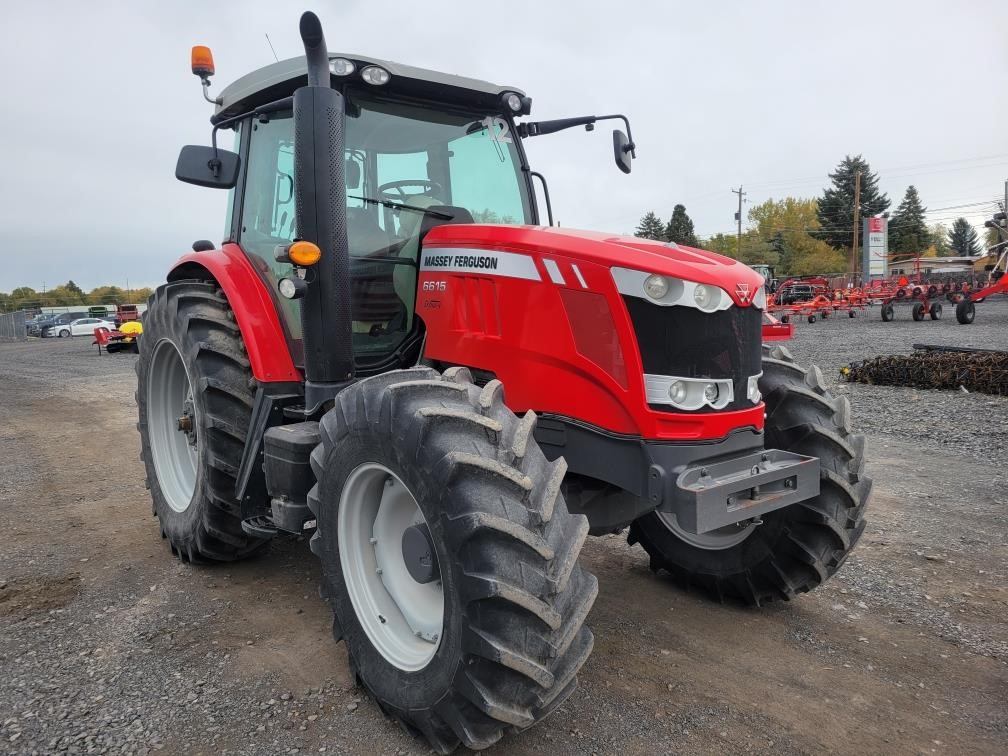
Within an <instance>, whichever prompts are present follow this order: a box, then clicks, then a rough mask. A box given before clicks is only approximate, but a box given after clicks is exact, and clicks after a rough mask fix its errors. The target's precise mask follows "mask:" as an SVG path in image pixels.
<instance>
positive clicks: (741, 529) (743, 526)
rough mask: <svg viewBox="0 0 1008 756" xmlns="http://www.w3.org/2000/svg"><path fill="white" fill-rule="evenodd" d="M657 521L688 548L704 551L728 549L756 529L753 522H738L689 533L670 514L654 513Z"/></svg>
mask: <svg viewBox="0 0 1008 756" xmlns="http://www.w3.org/2000/svg"><path fill="white" fill-rule="evenodd" d="M655 514H657V515H658V519H659V520H661V521H662V523H663V524H664V525H665V527H667V528H668V529H669V530H671V531H672V532H673V533H674V534H675V535H676V537H677V538H679V539H680V540H682V541H685V542H686V543H688V544H689V545H690V546H696V547H697V548H698V549H704V550H705V551H720V550H722V549H730V548H731V547H732V546H737V545H738V544H740V543H742V541H744V540H745V539H746V538H748V537H749V534H750V533H752V532H753V530H755V529H756V524H755V523H753V522H739V523H736V524H734V525H726V526H725V527H723V528H718V529H717V530H710V531H708V532H706V533H690V532H689V531H687V530H684V529H683V527H682V526H681V525H680V524H679V518H678V517H676V516H675V514H674V513H672V512H656V513H655Z"/></svg>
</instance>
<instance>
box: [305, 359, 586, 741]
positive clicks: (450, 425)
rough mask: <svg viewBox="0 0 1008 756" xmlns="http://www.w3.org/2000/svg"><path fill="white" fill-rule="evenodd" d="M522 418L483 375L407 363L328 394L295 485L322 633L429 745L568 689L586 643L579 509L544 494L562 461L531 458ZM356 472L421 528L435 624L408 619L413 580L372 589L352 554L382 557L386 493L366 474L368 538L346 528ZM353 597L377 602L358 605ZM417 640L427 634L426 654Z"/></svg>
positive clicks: (557, 480)
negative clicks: (328, 621) (386, 478)
mask: <svg viewBox="0 0 1008 756" xmlns="http://www.w3.org/2000/svg"><path fill="white" fill-rule="evenodd" d="M534 426H535V415H534V414H533V413H531V412H529V413H527V414H526V415H525V417H524V418H522V419H521V420H519V419H518V418H516V417H515V416H514V415H513V414H512V413H511V411H510V410H509V409H508V408H507V407H506V406H505V405H504V402H503V398H502V391H501V384H500V382H499V381H491V382H490V383H488V384H487V385H486V387H484V388H483V389H482V390H481V389H480V388H479V387H477V386H475V385H473V383H472V378H471V376H470V374H469V371H468V370H467V369H465V368H451V369H449V370H448V371H446V372H445V373H444V375H443V376H442V375H440V374H438V373H437V372H436V371H434V370H431V369H427V368H415V369H412V370H402V371H393V372H390V373H386V374H383V375H379V376H375V377H372V378H367V379H365V380H362V381H360V382H358V383H355V384H354V385H352V386H350V387H348V388H347V389H345V390H344V391H342V392H341V393H340V394H339V396H338V397H337V401H336V404H335V406H334V408H333V409H332V410H331V411H330V412H329V413H327V414H326V415H325V416H324V417H323V419H322V422H321V434H322V443H321V444H320V445H319V446H318V447H316V449H315V451H314V452H313V453H312V456H311V461H312V468H313V470H314V471H315V476H316V479H317V481H318V483H317V484H316V485H315V487H314V488H313V489H312V491H311V493H310V494H309V498H308V502H309V505H310V506H311V508H312V511H313V512H314V513H315V515H316V517H317V522H318V528H317V531H316V533H315V535H314V536H313V537H312V539H311V548H312V551H314V552H315V554H316V555H318V557H319V559H320V560H321V562H322V568H323V573H324V579H325V582H326V587H327V591H328V596H329V598H330V600H331V602H332V604H333V608H334V611H335V622H334V634H336V635H337V637H342V639H343V640H345V641H346V644H347V652H348V654H349V657H350V665H351V668H352V670H353V673H354V675H355V677H356V678H357V680H358V682H359V684H360V685H361V686H362V687H364V688H365V689H366V690H367V691H368V692H369V693H370V694H371V695H372V696H373V697H374V698H375V700H376V701H377V702H378V704H379V706H380V707H381V708H382V710H383V711H384V712H385V713H386V714H388V715H390V716H393V717H395V718H396V719H398V720H399V721H400V722H401V723H402V724H403V725H404V726H405V727H406V728H407V729H408V730H409V731H411V732H413V733H414V734H420V735H423V736H424V737H425V738H426V739H427V741H428V742H429V743H430V745H431V746H432V747H433V748H434V749H435V750H436V751H439V752H440V753H449V752H451V751H452V750H454V749H455V748H457V747H458V746H459V745H460V744H463V745H465V746H466V747H468V748H473V749H480V748H486V747H488V746H491V745H493V744H494V743H496V742H497V741H498V740H499V739H500V738H501V737H502V736H503V734H504V733H505V731H506V730H521V729H524V728H526V727H529V726H531V725H533V724H535V723H536V722H538V721H539V720H541V719H543V718H544V717H545V716H546V715H547V714H549V713H550V712H551V711H553V710H554V709H555V708H556V707H557V706H559V705H560V704H561V703H562V702H563V701H564V700H565V699H566V698H567V697H568V696H569V695H570V694H571V692H573V690H574V688H575V686H576V684H577V678H576V674H577V672H578V670H579V669H580V668H581V666H582V665H583V664H584V662H585V661H586V660H587V658H588V655H589V654H590V653H591V649H592V644H593V639H592V634H591V631H590V630H589V629H588V628H587V627H586V626H585V625H584V621H585V618H586V617H587V615H588V612H589V610H590V609H591V606H592V603H593V602H594V600H595V596H596V595H597V592H598V583H597V581H596V580H595V577H594V576H592V575H591V574H590V573H588V572H586V571H584V570H582V569H581V568H580V566H578V564H577V557H578V554H579V553H580V550H581V546H582V544H583V543H584V540H585V537H586V536H587V533H588V521H587V519H586V518H585V517H583V516H582V515H571V514H569V513H568V511H567V507H566V504H565V502H564V499H563V496H562V494H561V493H560V484H561V482H562V480H563V477H564V474H565V472H566V465H565V464H564V463H563V461H562V460H558V461H556V462H549V461H547V460H546V458H545V457H544V456H543V454H542V452H541V451H540V450H539V447H538V445H537V444H536V443H535V440H534V438H533V435H532V431H533V429H534ZM368 470H387V471H389V473H390V479H391V477H394V478H395V479H396V480H398V481H399V482H401V483H402V484H403V485H404V486H405V487H406V488H407V489H408V490H409V492H410V493H411V494H412V496H413V501H414V504H415V506H416V507H417V508H418V509H419V510H420V513H421V515H422V519H423V521H424V522H425V524H426V526H427V533H428V534H429V541H428V546H430V547H431V548H432V550H433V552H434V556H435V557H436V563H437V565H438V566H439V578H440V581H441V593H442V596H443V604H442V614H441V615H440V627H441V632H440V633H437V634H436V635H435V634H432V632H431V630H430V627H429V626H427V628H426V631H421V630H419V629H416V627H415V626H416V624H417V623H416V622H415V621H414V620H411V619H409V618H410V616H411V614H410V608H411V606H412V604H413V602H414V601H415V600H416V599H415V598H414V596H415V594H416V593H417V592H418V591H421V590H426V589H427V588H426V586H427V584H426V583H424V584H420V583H416V584H415V585H414V584H411V583H409V582H408V580H403V579H401V578H393V576H391V575H386V576H385V577H382V580H381V583H382V584H384V585H385V588H386V590H385V591H384V593H383V592H382V588H381V587H380V584H378V583H377V581H374V580H373V579H371V575H372V574H373V573H372V572H370V571H368V572H364V573H362V572H361V571H360V570H359V569H358V568H357V567H356V563H359V561H361V560H364V561H365V562H366V563H367V564H371V565H372V567H373V566H374V565H377V564H381V565H382V569H383V574H384V572H387V571H388V569H389V568H388V567H387V566H386V565H387V564H388V562H387V561H379V555H380V554H384V555H385V559H387V558H388V553H389V552H388V551H386V550H385V549H382V548H381V547H382V544H383V542H384V539H382V538H380V537H379V532H382V531H380V530H379V528H378V527H377V523H378V522H379V519H381V518H383V517H384V515H382V514H380V513H381V511H382V508H383V507H385V506H386V503H385V498H386V496H387V495H386V494H385V493H383V489H382V487H381V485H380V483H381V482H380V481H379V483H378V484H375V486H374V488H373V493H372V494H371V497H372V502H373V499H374V498H381V502H379V503H371V504H369V505H367V506H370V508H371V509H372V510H374V511H376V512H378V514H377V515H376V516H375V520H374V521H375V523H376V527H375V529H374V530H373V533H374V540H371V541H370V542H369V543H366V542H365V541H367V540H368V539H366V538H363V537H362V536H360V533H364V534H365V536H366V532H367V528H364V529H361V528H359V527H357V528H348V527H347V526H346V522H347V520H346V519H345V518H349V517H351V516H352V513H353V511H355V510H357V509H360V508H361V505H360V504H359V501H360V497H357V496H350V495H348V494H347V493H346V492H347V491H351V492H353V491H356V490H360V489H359V487H358V484H357V481H358V480H359V476H360V475H361V474H363V473H364V472H366V471H368ZM384 485H386V486H388V488H389V490H390V491H394V490H396V489H397V485H398V484H397V483H396V482H395V481H394V480H393V482H392V483H391V484H388V483H385V484H384ZM393 495H400V494H393ZM343 509H346V510H347V511H346V512H344V511H341V510H343ZM382 521H383V522H384V520H382ZM418 521H419V518H417V519H415V520H414V522H418ZM353 533H358V535H357V537H356V538H354V537H353V536H352V534H353ZM403 540H404V542H405V533H404V539H403ZM372 560H373V561H372ZM404 561H405V560H404ZM428 563H429V562H428ZM395 569H396V570H399V566H398V565H396V566H395ZM386 578H387V579H388V580H389V581H393V582H391V583H386V582H385V581H386ZM364 583H367V584H366V585H365V584H364ZM390 586H391V587H390ZM396 591H398V592H399V594H400V595H399V598H398V599H397V598H395V592H396ZM365 597H366V598H365ZM390 601H391V603H390ZM358 607H360V611H361V612H365V611H368V609H369V608H370V610H371V611H374V612H377V611H378V610H381V611H382V612H384V613H383V614H380V615H371V616H363V617H362V615H361V614H359V613H358ZM375 616H377V619H378V620H380V622H375V620H374V617H375ZM412 616H414V617H415V616H416V615H415V614H414V615H412ZM411 629H414V632H412V633H411ZM413 635H416V636H417V637H412V636H413ZM424 637H428V638H435V640H429V641H428V642H429V643H431V644H432V645H431V648H430V650H429V652H428V653H427V654H424V652H423V650H422V646H423V638H424ZM417 638H419V639H420V640H417ZM396 644H397V645H396ZM435 644H436V646H435ZM398 647H403V648H407V649H408V648H410V647H414V650H415V649H416V648H419V649H420V650H419V651H418V652H417V653H411V654H399V653H397V652H396V650H395V649H396V648H398Z"/></svg>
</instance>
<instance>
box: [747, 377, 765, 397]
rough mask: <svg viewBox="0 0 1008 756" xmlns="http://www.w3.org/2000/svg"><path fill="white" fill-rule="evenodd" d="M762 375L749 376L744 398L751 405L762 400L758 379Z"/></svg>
mask: <svg viewBox="0 0 1008 756" xmlns="http://www.w3.org/2000/svg"><path fill="white" fill-rule="evenodd" d="M762 375H763V373H760V374H759V375H751V376H749V381H748V382H747V384H746V398H747V399H748V400H749V401H750V402H752V403H753V404H759V401H760V399H762V398H763V394H762V393H760V390H759V379H760V376H762Z"/></svg>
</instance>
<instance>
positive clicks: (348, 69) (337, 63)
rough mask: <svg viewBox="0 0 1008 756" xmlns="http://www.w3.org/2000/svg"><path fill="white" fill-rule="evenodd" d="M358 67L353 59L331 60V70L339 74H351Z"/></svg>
mask: <svg viewBox="0 0 1008 756" xmlns="http://www.w3.org/2000/svg"><path fill="white" fill-rule="evenodd" d="M356 68H357V66H355V65H354V63H353V61H352V60H347V59H346V58H333V59H332V60H330V61H329V70H330V71H332V72H333V73H334V74H336V75H337V76H349V75H350V74H352V73H353V72H354V70H356Z"/></svg>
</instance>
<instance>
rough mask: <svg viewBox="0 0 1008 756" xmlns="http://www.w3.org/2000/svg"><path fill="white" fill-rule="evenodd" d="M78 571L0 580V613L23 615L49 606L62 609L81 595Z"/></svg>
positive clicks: (49, 608) (0, 615) (31, 613)
mask: <svg viewBox="0 0 1008 756" xmlns="http://www.w3.org/2000/svg"><path fill="white" fill-rule="evenodd" d="M80 582H81V580H80V575H78V574H76V573H72V574H69V575H64V576H62V577H40V578H20V579H14V580H8V581H4V580H0V617H3V616H9V615H14V616H17V617H19V618H20V619H26V618H27V617H29V616H30V615H33V614H41V613H44V612H48V611H50V610H52V609H62V608H63V607H65V606H67V605H68V604H69V603H70V602H71V601H73V600H74V599H75V598H77V596H79V595H80V591H81V586H80Z"/></svg>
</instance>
